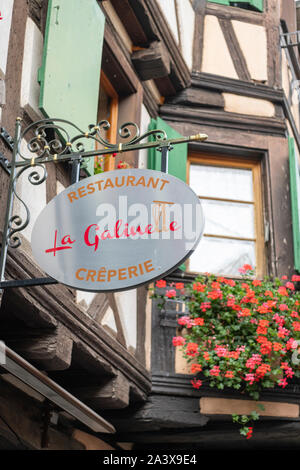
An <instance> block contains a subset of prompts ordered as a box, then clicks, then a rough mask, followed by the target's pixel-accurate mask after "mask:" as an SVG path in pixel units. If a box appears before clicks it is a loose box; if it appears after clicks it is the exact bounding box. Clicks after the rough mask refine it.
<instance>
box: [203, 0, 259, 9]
mask: <svg viewBox="0 0 300 470" xmlns="http://www.w3.org/2000/svg"><path fill="white" fill-rule="evenodd" d="M208 1H209V2H211V3H220V4H222V5H230V6H233V7H239V8H245V9H247V10H256V11H263V10H264V0H238V1H236V2H235V1H232V0H208Z"/></svg>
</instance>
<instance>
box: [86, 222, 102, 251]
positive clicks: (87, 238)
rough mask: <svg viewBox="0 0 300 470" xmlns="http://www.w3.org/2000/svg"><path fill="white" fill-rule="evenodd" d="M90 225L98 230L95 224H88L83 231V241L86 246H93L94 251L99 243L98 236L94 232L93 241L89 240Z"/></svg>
mask: <svg viewBox="0 0 300 470" xmlns="http://www.w3.org/2000/svg"><path fill="white" fill-rule="evenodd" d="M92 227H96V228H95V230H98V228H99V227H98V225H97V224H91V225H89V226H88V228H87V229H86V231H85V232H84V242H85V244H86V245H87V246H94V247H95V251H96V250H97V249H98V245H99V237H98V235H97V234H96V235H95V239H94V241H93V242H90V239H89V236H90V230H91V228H92Z"/></svg>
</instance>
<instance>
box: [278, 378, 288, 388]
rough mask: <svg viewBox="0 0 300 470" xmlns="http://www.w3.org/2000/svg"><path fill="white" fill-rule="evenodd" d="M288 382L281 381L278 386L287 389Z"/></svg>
mask: <svg viewBox="0 0 300 470" xmlns="http://www.w3.org/2000/svg"><path fill="white" fill-rule="evenodd" d="M287 384H288V382H287V380H286V379H281V380H279V381H278V385H279V386H280V387H282V388H285V387H286V386H287Z"/></svg>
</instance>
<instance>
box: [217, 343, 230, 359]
mask: <svg viewBox="0 0 300 470" xmlns="http://www.w3.org/2000/svg"><path fill="white" fill-rule="evenodd" d="M215 351H216V353H217V356H218V357H226V356H227V353H228V349H227V348H226V347H224V346H220V345H218V346H216V347H215Z"/></svg>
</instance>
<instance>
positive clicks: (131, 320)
mask: <svg viewBox="0 0 300 470" xmlns="http://www.w3.org/2000/svg"><path fill="white" fill-rule="evenodd" d="M114 295H115V299H116V303H117V307H118V312H119V315H120V320H121V323H122V327H123V331H124V335H125V339H126V344H127V347H129V346H131V347H133V348H135V349H136V339H137V331H136V330H137V291H136V289H131V290H126V291H123V292H117V293H116V294H114Z"/></svg>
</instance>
